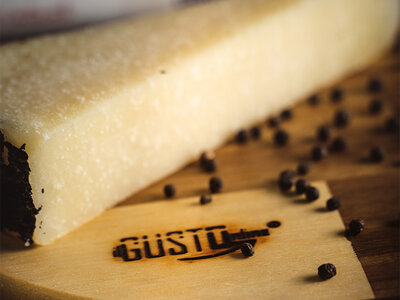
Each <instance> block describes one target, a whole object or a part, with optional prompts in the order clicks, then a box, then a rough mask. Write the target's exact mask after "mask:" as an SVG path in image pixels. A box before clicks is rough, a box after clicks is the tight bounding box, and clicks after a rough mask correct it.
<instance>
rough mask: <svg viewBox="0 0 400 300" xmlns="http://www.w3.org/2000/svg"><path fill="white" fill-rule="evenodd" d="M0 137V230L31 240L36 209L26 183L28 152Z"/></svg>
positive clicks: (29, 186) (30, 241) (26, 241)
mask: <svg viewBox="0 0 400 300" xmlns="http://www.w3.org/2000/svg"><path fill="white" fill-rule="evenodd" d="M0 139H1V145H0V146H1V164H0V166H1V171H0V177H1V180H0V182H1V186H0V195H1V197H0V204H1V220H0V221H1V222H0V223H1V230H8V231H11V232H15V233H17V234H18V235H19V237H20V238H21V239H22V240H23V241H24V242H25V245H30V244H32V243H33V241H32V236H33V231H34V230H35V224H36V217H35V216H36V215H37V214H38V212H39V209H36V207H35V206H34V204H33V199H32V188H31V185H30V184H29V173H30V171H31V170H30V168H29V164H28V154H27V153H26V152H25V151H24V145H23V146H22V147H21V148H17V147H15V146H13V145H12V144H10V143H9V142H6V141H4V136H3V134H2V133H1V132H0Z"/></svg>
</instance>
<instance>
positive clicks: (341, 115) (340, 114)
mask: <svg viewBox="0 0 400 300" xmlns="http://www.w3.org/2000/svg"><path fill="white" fill-rule="evenodd" d="M349 122H350V113H349V112H348V111H347V110H345V109H340V110H338V111H337V112H336V114H335V117H334V120H333V123H334V124H335V126H336V127H345V126H347V125H348V124H349Z"/></svg>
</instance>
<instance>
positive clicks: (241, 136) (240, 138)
mask: <svg viewBox="0 0 400 300" xmlns="http://www.w3.org/2000/svg"><path fill="white" fill-rule="evenodd" d="M248 140H249V135H248V134H247V131H246V130H244V129H242V130H240V131H239V132H238V133H237V135H236V142H237V143H239V144H245V143H247V141H248Z"/></svg>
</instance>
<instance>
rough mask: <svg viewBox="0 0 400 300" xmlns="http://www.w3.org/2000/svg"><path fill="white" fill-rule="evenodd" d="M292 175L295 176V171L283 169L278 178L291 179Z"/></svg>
mask: <svg viewBox="0 0 400 300" xmlns="http://www.w3.org/2000/svg"><path fill="white" fill-rule="evenodd" d="M294 176H296V172H295V171H293V170H290V169H287V170H284V171H282V172H281V173H280V174H279V178H284V177H288V178H292V179H293V177H294Z"/></svg>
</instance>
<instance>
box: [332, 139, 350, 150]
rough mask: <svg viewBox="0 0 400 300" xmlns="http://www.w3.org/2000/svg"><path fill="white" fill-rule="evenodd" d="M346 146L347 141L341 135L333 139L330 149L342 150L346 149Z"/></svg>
mask: <svg viewBox="0 0 400 300" xmlns="http://www.w3.org/2000/svg"><path fill="white" fill-rule="evenodd" d="M346 148H347V141H346V140H345V139H344V138H342V137H340V136H339V137H337V138H335V139H334V140H333V141H332V143H331V146H330V148H329V150H331V151H332V152H342V151H344V150H346Z"/></svg>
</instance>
